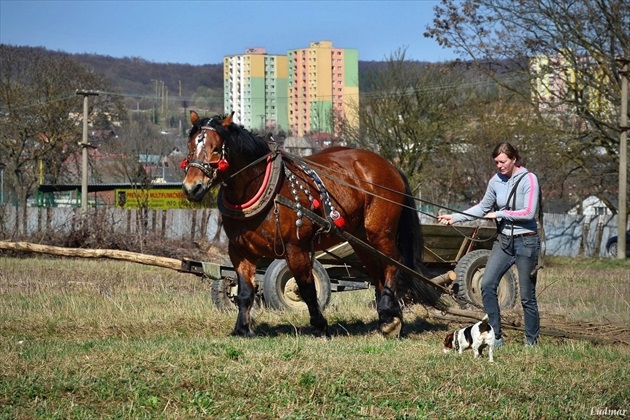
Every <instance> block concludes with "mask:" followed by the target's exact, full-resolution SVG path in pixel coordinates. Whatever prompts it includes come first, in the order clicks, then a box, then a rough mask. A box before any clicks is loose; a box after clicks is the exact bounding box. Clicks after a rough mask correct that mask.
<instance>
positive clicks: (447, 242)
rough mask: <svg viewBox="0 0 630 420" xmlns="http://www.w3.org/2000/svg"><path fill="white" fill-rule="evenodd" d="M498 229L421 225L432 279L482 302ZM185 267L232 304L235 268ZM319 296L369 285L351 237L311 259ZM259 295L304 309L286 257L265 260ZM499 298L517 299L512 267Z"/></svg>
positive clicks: (225, 304) (218, 301) (463, 302)
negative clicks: (486, 274) (488, 262)
mask: <svg viewBox="0 0 630 420" xmlns="http://www.w3.org/2000/svg"><path fill="white" fill-rule="evenodd" d="M495 231H496V229H495V228H492V227H472V226H458V227H453V226H444V225H437V224H426V225H423V226H422V234H423V238H424V252H423V255H422V261H423V262H424V264H425V265H426V267H427V268H428V271H429V272H430V273H431V274H432V276H433V278H432V281H434V282H435V283H437V284H439V285H441V286H444V287H447V288H450V290H451V291H452V293H453V295H454V296H455V298H456V299H457V301H458V303H459V305H460V306H461V307H462V308H469V307H475V306H477V307H481V306H482V301H481V278H482V276H483V272H484V269H485V266H486V263H487V261H488V256H489V254H490V249H491V248H492V243H493V241H494V233H495ZM182 271H186V272H191V273H194V274H197V275H199V276H201V277H203V278H205V279H208V280H209V281H210V285H211V293H212V300H213V302H214V304H215V305H217V307H219V308H222V309H228V308H232V307H234V297H235V296H236V293H237V280H236V273H235V271H234V268H233V267H231V266H227V265H221V264H215V263H204V262H199V261H194V260H189V259H184V260H183V261H182ZM313 276H314V278H315V283H316V288H317V294H318V300H319V302H320V305H321V306H322V307H325V306H326V305H327V304H328V301H329V300H330V295H331V293H332V292H343V291H352V290H364V289H368V288H369V287H370V285H371V279H370V278H369V277H368V275H367V272H366V271H365V270H364V268H363V266H362V264H361V262H360V260H359V259H358V257H357V256H356V255H355V253H354V251H353V249H352V247H351V246H350V244H349V243H348V242H343V243H341V244H339V245H337V246H335V247H332V248H329V249H327V250H325V251H322V252H318V253H316V254H315V262H314V264H313ZM256 282H257V286H258V288H257V299H258V301H259V302H260V303H261V304H264V305H266V306H268V307H271V308H274V309H302V308H306V304H304V303H303V302H302V299H301V298H300V293H299V289H298V287H297V283H296V282H295V280H294V279H293V276H292V274H291V272H290V271H289V269H288V267H287V265H286V262H285V261H284V260H264V261H262V262H261V263H260V264H259V267H258V269H257V273H256ZM498 293H499V304H500V305H501V307H502V308H505V309H507V308H512V307H513V306H514V305H515V304H516V299H517V293H518V282H517V277H516V273H515V272H514V271H512V270H510V271H508V273H506V275H505V276H504V277H503V279H502V280H501V283H500V285H499V290H498Z"/></svg>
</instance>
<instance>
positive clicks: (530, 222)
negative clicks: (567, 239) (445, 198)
mask: <svg viewBox="0 0 630 420" xmlns="http://www.w3.org/2000/svg"><path fill="white" fill-rule="evenodd" d="M521 177H522V178H523V179H521V180H520V182H518V185H517V187H516V205H515V207H514V208H510V209H509V210H508V206H512V202H513V199H512V198H510V202H509V203H508V202H507V200H508V196H509V195H510V191H512V189H513V187H514V185H515V184H516V183H517V181H519V179H520V178H521ZM539 199H540V197H539V188H538V178H537V177H536V175H534V174H533V173H531V172H528V171H527V169H525V168H524V167H522V166H521V167H519V168H518V169H517V170H516V172H515V173H514V174H513V175H512V176H511V177H510V178H508V177H506V176H504V175H502V174H500V173H497V174H496V175H494V176H493V177H492V178H490V181H488V188H487V189H486V194H485V195H484V196H483V199H482V200H481V201H480V202H479V204H477V205H475V206H473V207H471V208H469V209H468V210H465V211H464V212H463V213H465V214H462V213H454V214H453V222H464V221H468V220H474V219H475V218H476V217H483V216H485V215H486V214H488V213H490V212H491V211H493V210H494V208H495V207H494V206H495V204H496V206H497V208H498V210H497V211H496V215H497V221H499V222H500V226H501V233H502V234H504V235H522V234H524V233H531V232H536V227H537V225H536V211H537V210H538V200H539ZM512 228H513V229H512Z"/></svg>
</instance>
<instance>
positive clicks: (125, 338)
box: [0, 258, 630, 419]
mask: <svg viewBox="0 0 630 420" xmlns="http://www.w3.org/2000/svg"><path fill="white" fill-rule="evenodd" d="M597 264H600V262H599V261H595V262H589V261H581V260H579V261H577V260H576V261H567V262H566V263H565V261H563V260H558V261H554V262H553V265H550V266H548V267H547V268H545V270H544V276H543V277H542V278H541V288H545V287H544V286H542V285H545V286H546V288H545V290H544V291H542V293H541V297H540V300H541V305H542V306H543V309H544V311H545V312H548V313H551V311H562V312H563V313H560V315H562V314H565V315H567V316H570V317H573V318H575V319H584V318H586V319H589V317H590V318H593V317H597V318H598V320H600V321H601V320H604V319H611V318H615V317H616V318H618V319H620V320H621V321H623V320H627V319H628V318H627V317H628V313H627V309H626V311H625V312H624V306H623V301H624V300H626V301H627V300H628V289H627V288H623V287H621V286H622V284H623V282H621V283H620V284H619V286H620V288H619V294H617V292H615V291H612V292H610V294H609V291H608V290H607V291H604V290H603V289H605V288H606V286H607V285H608V283H609V278H611V275H609V274H608V273H609V271H607V270H612V271H611V272H612V273H613V274H612V277H614V276H617V275H618V274H619V273H622V272H623V273H626V272H627V266H623V265H615V264H612V265H606V266H604V265H602V266H598V265H597ZM580 273H582V274H581V275H580ZM604 276H605V281H604ZM576 285H579V287H577V286H576ZM588 285H591V287H592V288H593V289H595V290H597V291H599V293H597V292H591V291H589V287H587V286H588ZM569 286H570V287H569ZM576 293H577V294H579V295H580V298H579V299H574V298H573V296H572V295H574V294H576ZM372 299H373V293H372V291H362V292H348V293H339V294H333V297H332V302H331V305H330V307H329V308H328V309H327V311H326V316H327V318H328V320H329V322H330V324H331V328H332V331H333V334H334V337H333V339H332V340H322V339H317V338H314V337H312V336H311V335H309V334H308V332H309V328H308V327H307V324H308V316H307V314H305V313H296V312H279V311H271V310H267V309H264V308H257V309H256V311H255V320H256V331H257V333H258V334H259V336H258V337H256V338H253V339H243V338H236V337H231V336H229V333H230V332H231V330H232V327H233V326H234V322H235V312H233V311H227V312H221V311H218V310H216V309H215V308H214V306H213V305H212V303H211V300H210V296H209V290H208V285H207V284H206V283H204V282H200V281H199V279H198V278H197V277H195V276H193V275H190V274H180V273H176V272H174V271H169V270H166V269H159V268H152V267H143V266H137V265H133V264H130V263H124V262H118V261H93V260H84V261H75V260H47V259H37V258H36V259H29V260H25V259H11V258H1V259H0V352H2V354H3V357H2V358H0V407H2V408H1V409H0V418H36V417H43V418H91V417H125V418H129V417H132V418H138V417H159V418H162V417H163V418H199V417H206V418H282V417H286V418H313V417H324V418H357V417H379V418H425V417H428V418H496V417H503V418H550V419H551V418H561V417H564V418H566V417H574V418H582V417H588V416H589V414H590V412H591V410H592V409H598V408H608V409H619V410H623V409H625V410H628V411H626V413H627V415H628V414H630V407H629V406H628V401H630V391H629V390H628V387H627V386H623V384H627V383H628V382H629V381H630V373H629V369H628V366H629V365H630V349H629V348H628V347H625V346H604V345H593V344H590V343H588V342H582V341H574V340H558V339H553V338H548V337H546V338H544V339H543V340H542V344H541V345H540V346H539V347H538V348H535V349H529V350H525V349H523V347H522V346H521V344H520V343H521V340H520V337H519V335H520V333H517V332H513V331H508V332H507V335H508V340H507V345H506V346H504V347H503V348H501V349H500V350H499V351H497V354H496V356H495V359H496V362H495V363H493V364H490V363H488V362H487V359H483V360H476V361H473V359H472V354H471V353H470V352H466V353H464V354H463V355H462V356H461V357H460V356H458V355H456V354H450V355H445V354H443V353H442V351H441V343H442V340H443V337H444V334H445V332H446V331H447V330H449V329H451V328H455V327H456V326H459V325H456V324H448V323H446V322H439V321H435V320H431V321H430V322H427V321H426V320H425V319H423V318H422V315H423V311H421V310H418V308H415V307H411V308H408V310H406V312H405V321H406V326H405V331H406V333H407V334H406V338H404V339H402V340H385V339H384V338H382V337H381V336H380V335H379V334H377V333H376V312H375V310H374V309H373V308H372V307H371V305H370V303H371V300H372ZM611 299H612V300H615V299H616V301H614V302H613V301H611ZM626 308H627V307H626ZM554 314H555V312H554Z"/></svg>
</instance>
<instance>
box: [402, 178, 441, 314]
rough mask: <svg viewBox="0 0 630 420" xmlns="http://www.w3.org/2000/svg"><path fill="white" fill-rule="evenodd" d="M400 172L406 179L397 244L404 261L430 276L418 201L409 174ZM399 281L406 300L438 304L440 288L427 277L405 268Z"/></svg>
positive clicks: (418, 271) (413, 268)
mask: <svg viewBox="0 0 630 420" xmlns="http://www.w3.org/2000/svg"><path fill="white" fill-rule="evenodd" d="M398 172H399V173H400V176H401V177H402V179H403V181H404V183H405V200H404V203H403V206H402V213H401V215H400V221H399V222H398V233H397V237H396V245H397V246H398V251H399V252H400V254H401V258H402V261H401V262H402V263H403V264H405V265H406V266H407V267H409V268H411V269H412V270H414V271H416V272H417V273H420V274H421V275H422V276H423V277H424V278H425V279H427V280H428V278H429V277H428V271H427V269H426V267H425V266H424V264H422V252H423V246H424V241H423V238H422V230H421V227H420V218H419V217H418V212H417V211H416V202H415V200H414V198H413V195H412V192H411V187H410V186H409V181H408V179H407V177H406V176H405V174H404V173H403V172H402V171H401V170H400V169H399V170H398ZM397 285H398V296H399V298H402V299H403V300H404V301H411V302H413V303H425V304H428V305H431V306H438V303H439V300H440V292H439V291H438V290H437V289H436V288H435V287H432V286H431V285H430V284H428V283H427V282H426V281H422V280H420V279H418V278H415V277H414V276H412V275H410V274H408V273H406V272H405V271H403V270H398V274H397Z"/></svg>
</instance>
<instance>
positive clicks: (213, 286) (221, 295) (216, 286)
mask: <svg viewBox="0 0 630 420" xmlns="http://www.w3.org/2000/svg"><path fill="white" fill-rule="evenodd" d="M257 289H258V288H257ZM237 294H238V283H237V281H236V279H235V278H231V277H228V278H223V279H221V280H213V281H212V282H211V283H210V296H211V297H212V303H214V306H216V307H217V309H219V310H220V311H229V310H232V309H236V308H237V306H236V301H235V298H236V295H237ZM261 306H262V296H261V295H260V293H258V292H256V296H255V297H254V308H260V307H261Z"/></svg>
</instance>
